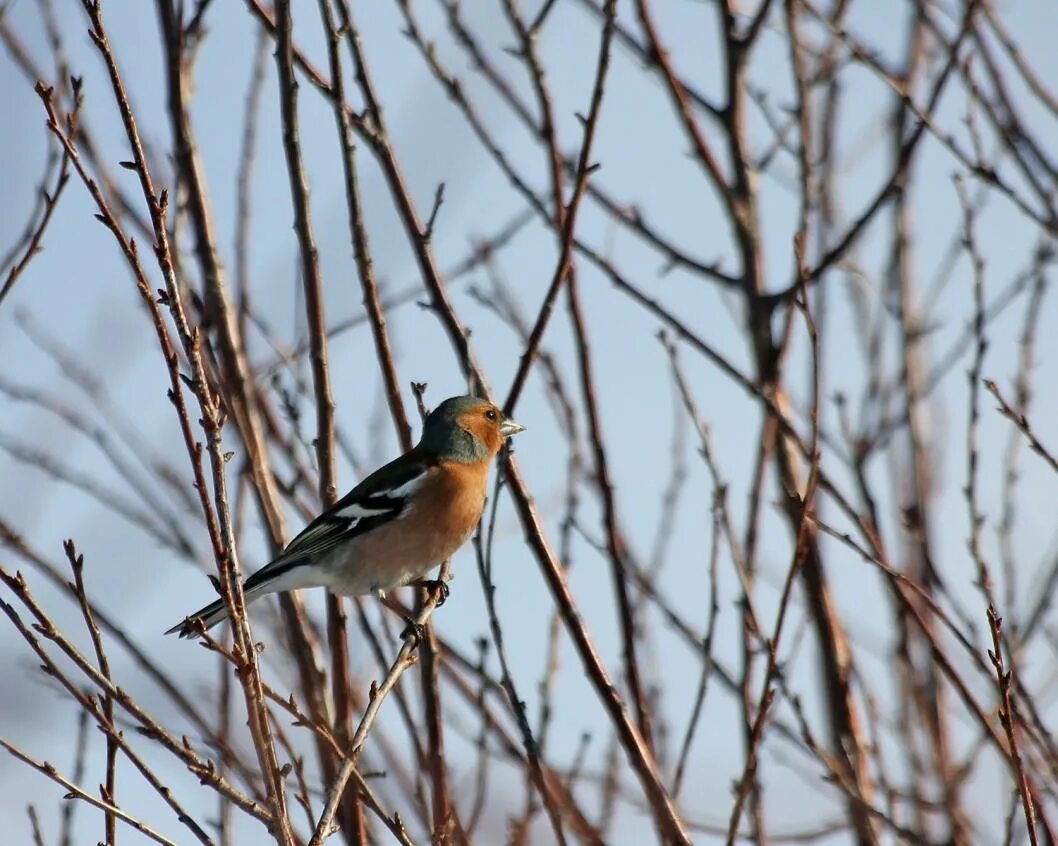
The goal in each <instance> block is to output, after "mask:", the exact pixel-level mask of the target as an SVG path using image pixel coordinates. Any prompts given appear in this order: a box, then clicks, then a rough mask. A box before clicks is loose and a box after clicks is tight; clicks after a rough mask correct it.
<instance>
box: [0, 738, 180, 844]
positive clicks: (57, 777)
mask: <svg viewBox="0 0 1058 846" xmlns="http://www.w3.org/2000/svg"><path fill="white" fill-rule="evenodd" d="M0 746H3V747H4V749H6V750H7V751H8V752H9V753H11V755H12V757H14V758H16V759H18V760H19V761H21V762H22V763H24V764H28V765H29V766H31V767H33V769H35V770H37V771H38V772H40V773H43V774H44V775H46V776H47V777H48V778H50V779H51V780H52V781H54V782H56V783H57V784H61V785H62V786H63V787H65V788H66V790H67V795H66V798H67V799H80V800H82V801H84V802H87V803H88V804H89V805H94V806H95V807H97V808H99V809H100V810H101V811H103V812H105V813H106V814H108V815H110V816H113V817H114V818H116V819H119V820H121V821H122V822H123V823H125V824H126V825H128V826H130V827H131V828H133V829H135V830H136V831H138V832H139V833H140V834H142V835H144V836H145V837H147V838H149V839H151V840H153V841H154V842H155V843H161V844H163V846H177V843H176V841H174V840H170V839H169V838H168V837H165V836H164V835H162V834H159V833H158V832H157V831H155V830H154V829H153V828H151V827H150V826H148V825H147V824H146V823H142V822H140V821H139V820H138V819H136V818H135V817H134V816H132V815H131V814H128V813H126V812H125V811H123V810H121V808H119V807H118V806H117V805H113V804H111V803H110V802H106V801H104V800H102V799H97V798H96V797H95V796H93V795H92V794H91V793H89V792H88V791H86V790H84V789H82V788H81V787H79V786H77V785H76V784H74V783H73V782H72V781H70V780H69V779H68V778H66V777H65V776H64V775H63V774H62V773H60V772H59V771H58V770H57V769H55V767H54V766H53V765H52V764H49V763H48V762H47V761H38V760H37V759H35V758H32V757H30V756H29V755H27V754H26V753H25V752H23V751H22V750H21V749H19V748H18V747H17V746H15V745H14V744H13V743H11V742H10V741H8V740H6V739H4V738H3V737H0Z"/></svg>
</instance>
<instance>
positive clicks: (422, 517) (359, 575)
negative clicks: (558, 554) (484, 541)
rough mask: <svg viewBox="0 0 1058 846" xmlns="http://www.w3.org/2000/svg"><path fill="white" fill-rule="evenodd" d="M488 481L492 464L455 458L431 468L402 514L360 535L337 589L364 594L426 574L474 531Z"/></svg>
mask: <svg viewBox="0 0 1058 846" xmlns="http://www.w3.org/2000/svg"><path fill="white" fill-rule="evenodd" d="M487 481H488V465H487V464H485V465H479V464H458V463H455V462H451V463H447V464H441V465H439V466H437V467H435V468H434V469H432V470H431V471H430V475H429V476H428V478H427V479H426V480H425V481H424V482H423V485H422V487H421V488H419V489H418V490H417V491H416V492H415V494H414V496H413V499H412V502H411V504H409V506H408V507H407V509H406V510H405V512H404V513H403V514H402V515H401V516H400V517H398V518H397V519H395V520H392V521H391V522H389V523H386V524H385V525H383V526H380V527H379V528H377V529H375V530H374V531H371V532H368V533H367V534H365V535H362V536H361V537H359V538H357V541H356V544H355V548H354V549H353V550H351V552H352V556H351V557H352V558H353V559H354V560H353V561H350V562H349V564H348V565H347V566H346V567H344V568H342V569H343V570H345V572H344V573H342V575H341V576H339V577H338V578H337V579H336V580H335V582H336V583H335V584H334V585H333V586H332V589H334V590H335V591H337V592H340V593H345V594H361V593H367V592H370V591H375V590H391V589H393V588H395V587H399V586H400V585H404V584H407V583H408V582H411V581H414V580H416V579H419V578H422V577H424V576H425V575H426V574H427V573H428V572H429V570H430V569H432V568H433V567H435V566H437V565H438V564H440V563H441V562H442V561H444V560H445V559H447V558H449V557H451V555H452V554H453V553H454V552H455V551H456V550H457V549H459V547H461V546H462V545H463V544H464V543H466V541H467V539H468V538H469V537H470V535H471V534H472V533H473V531H474V527H475V526H477V524H478V520H480V519H481V512H482V509H483V508H484V505H485V488H486V483H487Z"/></svg>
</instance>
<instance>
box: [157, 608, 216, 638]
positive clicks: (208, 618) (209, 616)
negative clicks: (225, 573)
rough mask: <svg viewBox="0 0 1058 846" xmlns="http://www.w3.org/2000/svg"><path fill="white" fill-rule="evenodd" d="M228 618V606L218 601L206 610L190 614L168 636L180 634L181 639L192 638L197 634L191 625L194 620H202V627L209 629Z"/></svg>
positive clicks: (200, 609) (201, 609) (168, 632)
mask: <svg viewBox="0 0 1058 846" xmlns="http://www.w3.org/2000/svg"><path fill="white" fill-rule="evenodd" d="M227 618H228V606H226V605H225V604H224V600H223V599H218V600H217V601H216V602H211V603H210V604H209V605H207V606H206V607H205V608H199V609H198V611H196V612H195V613H194V614H190V615H188V616H187V617H185V618H184V619H183V620H182V621H181V622H179V623H177V624H176V625H175V626H173V627H172V628H171V629H169V630H168V631H167V632H166V634H167V635H171V634H178V633H179V635H180V637H192V636H194V634H195V629H194V627H193V626H192V625H191V622H192V620H200V621H201V622H202V625H203V626H205V627H206V628H207V629H211V628H213V627H214V626H215V625H217V623H219V622H221V621H222V620H226V619H227Z"/></svg>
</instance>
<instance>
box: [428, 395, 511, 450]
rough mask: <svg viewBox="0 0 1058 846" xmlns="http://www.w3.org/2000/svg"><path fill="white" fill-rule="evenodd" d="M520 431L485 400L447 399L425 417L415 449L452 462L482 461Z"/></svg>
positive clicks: (467, 398)
mask: <svg viewBox="0 0 1058 846" xmlns="http://www.w3.org/2000/svg"><path fill="white" fill-rule="evenodd" d="M524 428H525V427H524V426H522V425H521V424H519V423H515V422H514V421H513V420H511V419H510V418H509V417H507V416H506V415H505V414H504V413H503V411H501V410H500V409H499V408H497V407H496V406H494V405H493V404H492V403H491V402H489V401H488V400H483V399H480V398H479V397H471V396H462V397H450V398H449V399H446V400H445V401H444V402H442V403H441V404H440V405H439V406H437V408H435V409H434V410H433V411H431V412H430V414H429V415H428V416H427V417H426V423H425V424H424V425H423V430H422V438H421V440H420V441H419V446H420V447H421V448H422V449H425V450H427V451H428V452H431V453H433V454H434V455H438V456H441V457H443V458H447V459H450V460H452V461H464V462H474V461H482V460H487V459H490V458H492V457H493V456H495V455H496V453H498V452H499V451H500V448H501V447H502V446H503V442H504V441H505V440H506V439H507V438H508V437H510V436H511V435H515V434H517V433H518V432H521V431H522V430H523V429H524Z"/></svg>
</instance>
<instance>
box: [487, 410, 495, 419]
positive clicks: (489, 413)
mask: <svg viewBox="0 0 1058 846" xmlns="http://www.w3.org/2000/svg"><path fill="white" fill-rule="evenodd" d="M485 416H486V417H487V418H488V419H489V420H495V419H496V411H495V410H494V409H491V408H490V409H489V410H488V411H486V412H485Z"/></svg>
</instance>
